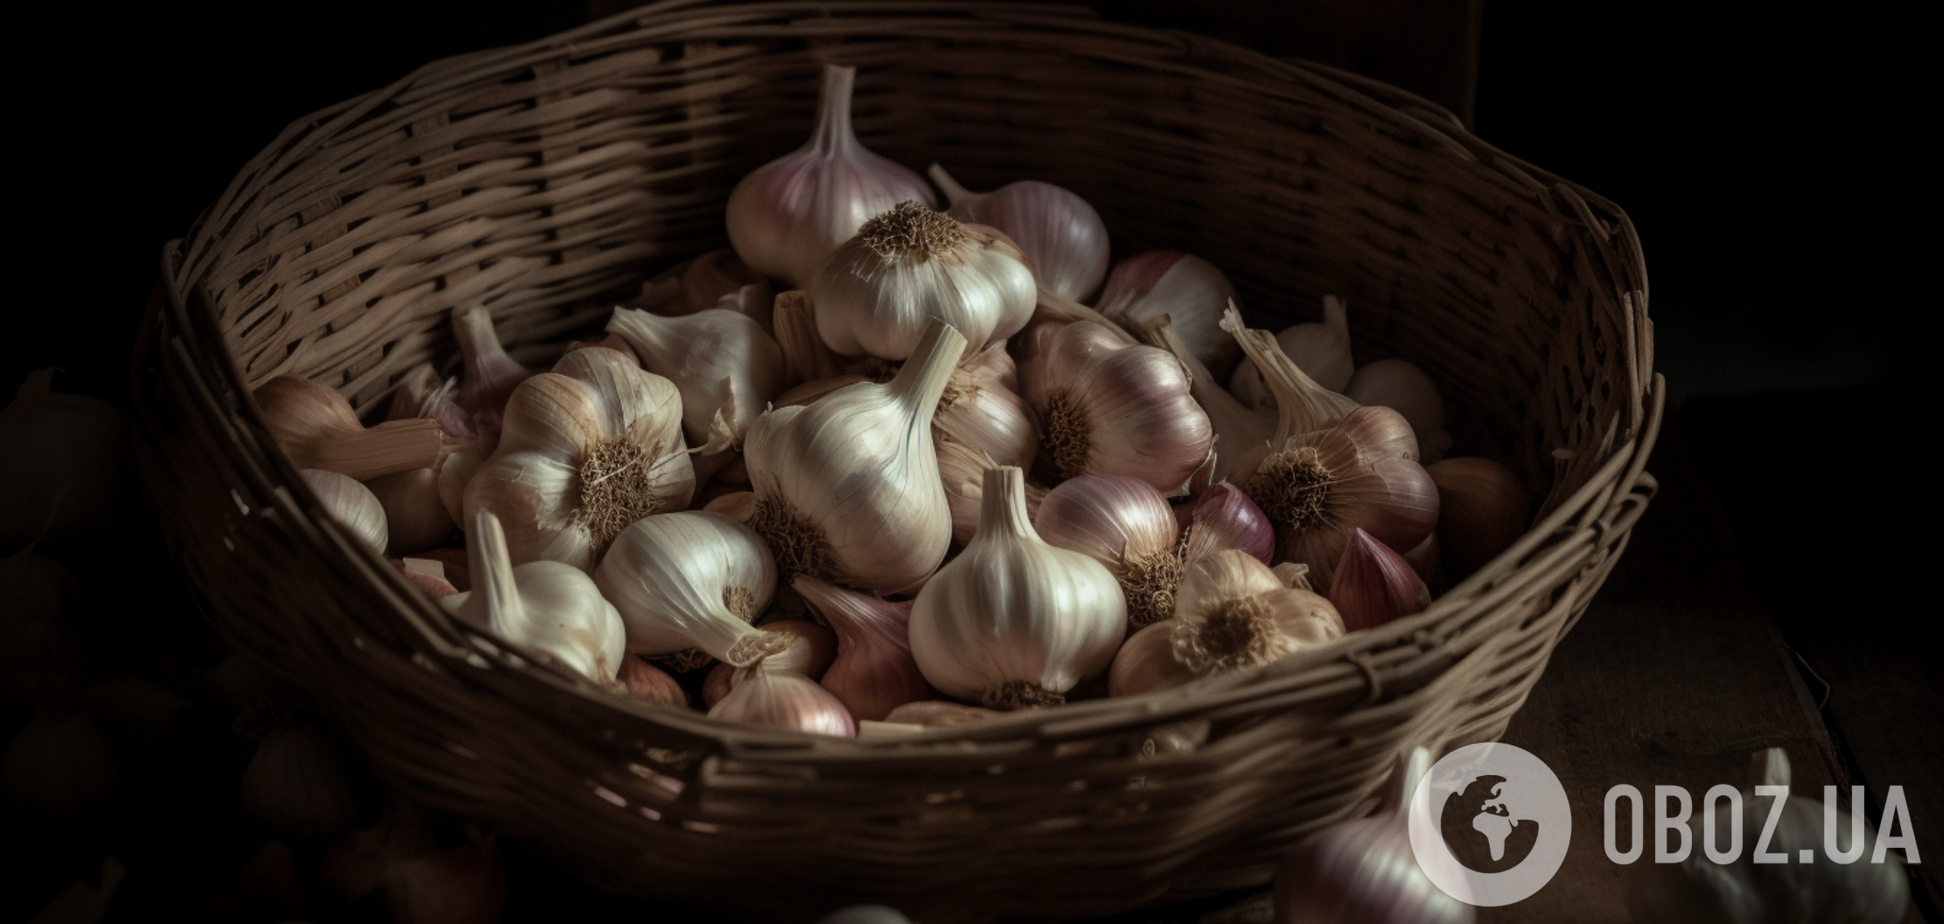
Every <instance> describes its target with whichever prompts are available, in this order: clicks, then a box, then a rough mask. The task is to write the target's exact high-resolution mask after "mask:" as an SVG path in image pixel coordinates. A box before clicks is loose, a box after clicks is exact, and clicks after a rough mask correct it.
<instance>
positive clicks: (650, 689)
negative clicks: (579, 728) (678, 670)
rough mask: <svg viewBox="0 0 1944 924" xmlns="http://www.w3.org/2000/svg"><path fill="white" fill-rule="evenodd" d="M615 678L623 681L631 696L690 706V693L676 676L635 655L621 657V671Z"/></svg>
mask: <svg viewBox="0 0 1944 924" xmlns="http://www.w3.org/2000/svg"><path fill="white" fill-rule="evenodd" d="M615 679H617V680H619V681H620V682H621V687H622V689H624V690H626V691H627V693H628V696H629V698H631V699H638V700H641V701H642V702H644V703H659V704H661V705H663V706H674V707H676V708H678V709H686V708H688V693H686V692H684V691H683V690H682V685H681V684H679V683H676V682H675V678H674V677H671V676H669V674H668V672H667V671H665V670H662V669H661V668H659V667H656V666H654V665H653V664H649V663H648V662H647V661H645V660H642V659H641V658H640V657H637V656H635V655H625V656H623V657H622V658H621V672H620V675H619V676H618V677H616V678H615Z"/></svg>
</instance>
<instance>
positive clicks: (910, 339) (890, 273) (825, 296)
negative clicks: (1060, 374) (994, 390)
mask: <svg viewBox="0 0 1944 924" xmlns="http://www.w3.org/2000/svg"><path fill="white" fill-rule="evenodd" d="M809 289H810V303H811V306H812V309H813V310H814V312H815V314H816V320H817V334H818V335H819V336H821V337H822V338H823V342H824V343H825V345H827V346H829V347H830V348H831V349H832V350H834V351H836V352H837V353H839V354H842V355H844V356H862V355H870V356H875V357H877V358H879V359H890V360H898V359H904V358H905V357H907V356H909V355H911V352H912V349H913V348H914V347H916V346H917V345H918V341H919V338H920V337H921V336H922V335H923V334H924V330H925V325H926V324H927V323H928V322H930V321H931V320H932V319H933V318H938V319H940V320H943V321H944V322H945V323H947V324H950V325H951V326H952V328H953V329H954V330H957V331H958V332H959V333H961V334H963V335H965V339H966V342H967V344H968V349H970V350H981V349H984V348H985V346H986V345H987V344H989V343H996V342H998V341H1001V340H1004V339H1006V338H1007V337H1010V336H1012V335H1013V334H1015V333H1018V332H1019V329H1020V328H1022V327H1025V326H1026V322H1027V321H1029V320H1031V319H1032V316H1033V306H1034V305H1035V304H1037V303H1038V301H1039V286H1038V283H1037V282H1035V280H1034V277H1033V268H1032V265H1031V264H1030V263H1029V262H1028V261H1027V260H1026V257H1025V255H1024V254H1023V253H1021V252H1020V250H1019V246H1018V245H1016V244H1014V243H1013V242H1012V241H1011V240H1009V239H1008V238H1007V237H1006V236H1005V235H1003V234H1000V233H999V232H998V231H996V230H994V229H992V228H988V227H985V226H984V225H968V224H961V223H959V222H958V221H956V220H954V219H953V218H951V217H950V216H948V215H945V214H944V213H942V212H934V211H932V210H931V209H929V208H926V207H925V206H922V205H919V204H918V203H916V202H900V203H898V204H897V205H894V206H892V207H891V208H889V209H887V210H885V211H884V212H883V213H881V214H879V215H877V216H876V217H874V218H872V219H871V220H870V221H867V222H865V223H864V226H863V227H861V228H859V229H857V234H856V236H854V237H852V238H851V239H850V240H848V241H845V242H844V243H843V244H842V245H841V246H839V247H838V248H837V251H836V252H835V253H833V254H831V256H830V260H829V261H828V262H826V263H825V264H824V266H823V269H821V270H820V271H818V273H817V276H816V278H815V279H814V280H812V281H811V283H810V287H809Z"/></svg>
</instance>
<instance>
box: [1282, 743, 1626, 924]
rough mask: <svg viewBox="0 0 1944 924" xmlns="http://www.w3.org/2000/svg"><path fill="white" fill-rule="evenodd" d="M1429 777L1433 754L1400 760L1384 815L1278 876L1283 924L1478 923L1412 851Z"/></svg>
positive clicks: (1326, 842)
mask: <svg viewBox="0 0 1944 924" xmlns="http://www.w3.org/2000/svg"><path fill="white" fill-rule="evenodd" d="M1429 772H1431V753H1430V752H1429V751H1427V750H1425V749H1424V748H1413V749H1412V750H1411V751H1410V752H1408V753H1405V754H1400V755H1399V756H1398V760H1397V765H1396V769H1394V770H1393V771H1392V772H1391V782H1390V790H1391V791H1390V795H1389V802H1388V804H1387V805H1386V806H1385V807H1384V809H1383V811H1382V812H1380V813H1379V814H1377V815H1373V816H1371V817H1369V818H1359V819H1356V820H1354V821H1346V822H1342V823H1340V824H1338V825H1335V826H1334V827H1331V828H1327V829H1325V830H1324V831H1322V832H1321V833H1318V834H1316V835H1314V836H1312V837H1311V838H1310V839H1308V840H1306V841H1304V842H1303V843H1301V844H1299V845H1297V847H1296V849H1295V850H1294V851H1292V852H1291V853H1290V854H1289V856H1288V857H1287V858H1286V859H1284V860H1283V862H1282V864H1281V866H1280V867H1279V868H1278V869H1277V870H1276V884H1275V887H1274V890H1273V892H1272V895H1273V900H1274V904H1275V908H1276V921H1277V922H1278V924H1337V922H1342V921H1357V922H1368V924H1471V922H1472V921H1474V920H1476V913H1475V912H1473V911H1472V906H1471V905H1468V904H1466V903H1464V902H1462V901H1459V900H1458V899H1455V898H1452V897H1451V896H1449V895H1447V894H1445V892H1444V890H1442V889H1440V888H1438V886H1437V885H1436V884H1435V883H1433V882H1432V881H1431V878H1430V877H1429V876H1426V875H1425V874H1424V870H1423V869H1422V868H1421V867H1419V865H1418V861H1417V855H1416V854H1415V853H1413V852H1412V849H1411V824H1410V815H1409V814H1408V813H1409V810H1410V804H1411V797H1412V795H1413V794H1414V793H1415V792H1416V790H1417V786H1418V782H1419V781H1420V780H1422V779H1423V778H1424V776H1425V774H1427V773H1429ZM1641 920H1649V919H1646V918H1643V919H1641ZM1653 920H1659V919H1658V918H1656V919H1653Z"/></svg>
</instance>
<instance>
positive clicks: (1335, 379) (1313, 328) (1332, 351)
mask: <svg viewBox="0 0 1944 924" xmlns="http://www.w3.org/2000/svg"><path fill="white" fill-rule="evenodd" d="M1276 345H1277V346H1279V347H1281V348H1282V351H1283V355H1284V356H1287V357H1289V361H1290V362H1293V363H1295V364H1296V368H1298V369H1301V370H1303V374H1304V375H1307V376H1309V377H1310V378H1311V379H1313V380H1315V382H1316V384H1318V385H1321V386H1323V387H1324V388H1327V389H1329V390H1331V391H1335V392H1341V391H1343V390H1344V388H1345V387H1347V386H1349V384H1350V376H1351V374H1352V373H1354V372H1355V371H1356V368H1355V367H1354V366H1353V365H1352V364H1351V359H1350V318H1349V315H1348V314H1347V312H1346V311H1345V309H1344V306H1343V300H1342V299H1340V298H1337V297H1336V296H1334V295H1325V296H1323V321H1322V322H1321V323H1316V322H1311V323H1307V324H1295V325H1291V326H1289V327H1285V328H1283V329H1282V330H1281V331H1280V332H1278V333H1277V334H1276ZM1229 391H1230V392H1232V393H1233V394H1234V395H1235V396H1236V397H1237V398H1240V399H1241V400H1242V402H1243V403H1244V404H1247V405H1249V406H1250V407H1255V408H1274V407H1275V406H1276V396H1275V395H1273V394H1271V393H1270V392H1269V385H1268V383H1267V382H1264V381H1263V380H1262V373H1260V372H1257V371H1256V367H1255V362H1254V361H1253V360H1251V359H1249V358H1247V357H1243V359H1242V361H1241V362H1240V363H1237V364H1236V366H1235V374H1234V375H1232V376H1230V377H1229ZM1358 403H1360V404H1370V403H1373V402H1369V401H1360V402H1358ZM1375 403H1381V402H1375ZM1405 416H1406V417H1408V416H1409V415H1405Z"/></svg>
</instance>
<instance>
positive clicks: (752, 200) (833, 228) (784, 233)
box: [725, 64, 937, 289]
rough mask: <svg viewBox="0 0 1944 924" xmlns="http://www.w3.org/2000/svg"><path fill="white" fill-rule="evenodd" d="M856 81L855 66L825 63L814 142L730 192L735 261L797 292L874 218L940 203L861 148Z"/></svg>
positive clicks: (914, 179) (913, 177) (915, 179)
mask: <svg viewBox="0 0 1944 924" xmlns="http://www.w3.org/2000/svg"><path fill="white" fill-rule="evenodd" d="M856 80H857V69H856V68H854V67H839V66H836V65H828V64H827V65H825V66H824V71H823V89H822V91H821V93H820V95H819V96H818V98H817V128H816V131H815V133H814V134H812V135H811V136H810V141H809V143H808V144H805V145H804V146H803V147H801V148H799V149H797V150H796V151H794V152H792V153H790V154H786V155H784V156H782V157H779V158H777V159H776V160H773V161H770V162H769V163H767V164H764V165H763V166H761V167H758V168H756V170H755V171H754V172H752V173H750V174H749V175H748V176H746V177H743V179H742V181H741V182H739V183H737V184H736V188H735V190H734V191H732V192H731V193H730V194H729V208H728V213H727V215H726V217H725V221H726V223H727V225H728V228H729V242H730V244H732V245H733V246H734V247H735V248H736V256H738V257H741V258H742V261H743V262H744V263H746V264H748V265H749V266H750V267H751V268H752V269H754V270H756V271H757V272H759V273H762V274H763V275H765V276H769V277H772V278H775V279H781V280H783V281H784V282H786V283H788V284H789V286H790V287H791V288H799V289H800V288H804V287H805V286H806V285H807V284H808V283H809V282H810V279H811V277H813V276H815V275H816V273H817V270H818V269H819V268H821V267H822V266H823V265H824V263H825V262H826V261H827V260H829V258H830V255H831V254H832V253H834V252H835V251H836V250H837V246H838V245H839V244H842V243H844V242H845V241H847V240H850V239H851V237H852V236H853V235H855V234H856V233H857V229H858V228H859V227H861V226H862V225H863V224H864V222H866V221H868V220H870V218H871V216H873V215H877V214H879V213H880V212H883V211H884V210H885V209H888V208H890V207H892V206H893V205H896V204H898V203H900V202H905V201H916V202H923V203H925V204H926V205H931V204H934V203H935V202H936V201H937V200H935V199H933V198H932V192H931V187H930V186H927V185H926V184H925V181H924V179H923V178H922V177H920V176H918V174H916V173H913V172H912V171H911V170H909V169H907V168H905V167H902V166H900V165H898V164H896V163H894V162H892V161H890V160H887V159H885V158H883V157H880V156H878V155H876V154H873V153H871V152H870V151H868V150H866V149H865V148H864V146H863V145H862V144H860V143H858V140H857V135H856V134H855V133H854V132H853V131H852V130H851V90H852V87H853V85H854V84H855V83H856Z"/></svg>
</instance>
